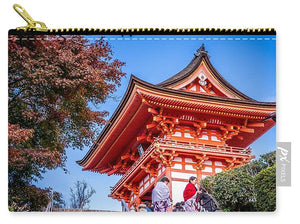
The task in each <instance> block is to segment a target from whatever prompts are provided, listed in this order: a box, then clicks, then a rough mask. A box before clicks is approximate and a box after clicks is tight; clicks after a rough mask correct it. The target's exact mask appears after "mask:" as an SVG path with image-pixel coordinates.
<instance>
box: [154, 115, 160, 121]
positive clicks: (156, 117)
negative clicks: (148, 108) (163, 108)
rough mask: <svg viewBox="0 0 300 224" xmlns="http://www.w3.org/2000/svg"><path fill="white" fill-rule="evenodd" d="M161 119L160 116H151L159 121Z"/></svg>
mask: <svg viewBox="0 0 300 224" xmlns="http://www.w3.org/2000/svg"><path fill="white" fill-rule="evenodd" d="M161 120H162V118H161V117H158V116H154V117H153V121H161Z"/></svg>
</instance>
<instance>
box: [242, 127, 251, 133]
mask: <svg viewBox="0 0 300 224" xmlns="http://www.w3.org/2000/svg"><path fill="white" fill-rule="evenodd" d="M240 131H242V132H247V133H254V129H253V128H240Z"/></svg>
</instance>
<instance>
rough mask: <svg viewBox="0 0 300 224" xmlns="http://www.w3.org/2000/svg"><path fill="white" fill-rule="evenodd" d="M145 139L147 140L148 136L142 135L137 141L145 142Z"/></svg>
mask: <svg viewBox="0 0 300 224" xmlns="http://www.w3.org/2000/svg"><path fill="white" fill-rule="evenodd" d="M145 138H147V135H141V136H139V137H136V140H137V141H138V142H139V141H141V140H143V139H145Z"/></svg>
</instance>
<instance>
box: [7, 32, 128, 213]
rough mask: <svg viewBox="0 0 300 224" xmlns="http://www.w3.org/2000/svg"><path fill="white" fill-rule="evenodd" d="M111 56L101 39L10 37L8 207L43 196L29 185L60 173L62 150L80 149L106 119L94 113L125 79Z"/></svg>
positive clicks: (105, 43)
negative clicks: (29, 193)
mask: <svg viewBox="0 0 300 224" xmlns="http://www.w3.org/2000/svg"><path fill="white" fill-rule="evenodd" d="M112 55H113V52H112V50H111V47H110V46H109V44H108V42H106V41H105V40H103V38H98V39H97V40H95V41H88V40H87V39H85V38H84V37H82V36H78V35H76V36H56V35H42V36H39V35H34V36H28V35H27V36H25V37H24V36H21V35H20V36H17V35H10V36H9V44H8V86H9V89H8V139H9V147H8V150H9V153H8V155H9V157H8V172H9V203H10V204H12V203H14V204H15V205H17V206H19V208H20V207H22V206H23V207H24V206H25V205H26V206H27V205H28V204H32V201H30V199H29V198H26V194H24V193H22V192H25V191H26V192H27V190H28V189H29V188H35V189H36V192H39V194H40V195H44V196H46V195H47V194H48V190H47V189H37V187H35V186H34V185H33V184H32V182H33V181H35V180H37V179H39V178H42V174H43V173H44V172H45V171H46V170H47V169H55V168H57V167H62V168H65V160H66V151H65V150H66V148H68V147H70V148H79V149H82V148H83V147H84V146H88V145H90V144H91V143H92V142H93V141H94V140H95V139H96V137H97V135H98V134H99V127H101V126H102V125H104V124H105V122H106V121H105V117H106V116H107V115H108V112H107V111H100V110H98V109H96V108H98V107H99V105H100V104H101V103H104V102H105V101H106V99H107V97H108V96H110V95H111V94H112V93H113V92H114V91H115V90H116V88H117V86H119V85H120V82H121V78H122V77H123V76H124V75H125V73H124V72H122V66H123V65H124V63H123V62H121V61H119V60H117V59H113V57H112ZM20 186H22V189H23V190H21V192H20ZM26 189H27V190H26ZM41 191H42V192H43V193H42V192H41ZM24 195H25V196H24ZM31 198H34V197H31ZM44 201H45V200H44ZM35 207H38V206H35Z"/></svg>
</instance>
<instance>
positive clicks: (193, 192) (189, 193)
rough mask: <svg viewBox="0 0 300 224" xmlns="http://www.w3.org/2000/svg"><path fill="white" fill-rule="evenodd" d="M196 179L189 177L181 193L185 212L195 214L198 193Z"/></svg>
mask: <svg viewBox="0 0 300 224" xmlns="http://www.w3.org/2000/svg"><path fill="white" fill-rule="evenodd" d="M196 183H197V178H196V177H194V176H191V177H190V178H189V183H188V184H187V185H186V187H185V189H184V191H183V198H184V207H185V211H186V212H196V211H197V207H196V197H197V193H200V191H198V190H197V188H196V186H195V185H196Z"/></svg>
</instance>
